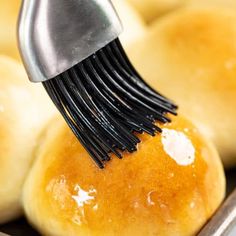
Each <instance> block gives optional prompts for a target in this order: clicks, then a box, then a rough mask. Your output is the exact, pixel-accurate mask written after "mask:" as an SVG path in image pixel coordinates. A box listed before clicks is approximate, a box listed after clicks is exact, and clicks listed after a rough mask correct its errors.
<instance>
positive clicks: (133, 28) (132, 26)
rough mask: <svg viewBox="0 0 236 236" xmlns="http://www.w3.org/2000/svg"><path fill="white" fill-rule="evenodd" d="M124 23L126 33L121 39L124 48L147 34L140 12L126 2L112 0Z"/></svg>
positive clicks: (123, 0)
mask: <svg viewBox="0 0 236 236" xmlns="http://www.w3.org/2000/svg"><path fill="white" fill-rule="evenodd" d="M112 2H113V4H114V6H115V8H116V10H117V12H118V14H119V17H120V19H121V21H122V24H123V27H124V32H123V33H122V34H121V36H120V39H121V41H122V43H123V44H124V46H126V45H128V44H131V43H132V42H135V41H136V40H137V39H138V38H140V37H143V36H144V34H145V33H146V25H145V23H144V21H143V19H142V18H141V16H140V15H139V14H138V12H137V11H136V10H135V9H134V8H133V7H132V5H130V4H129V3H128V2H127V1H126V0H112Z"/></svg>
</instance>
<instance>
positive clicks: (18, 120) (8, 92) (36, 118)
mask: <svg viewBox="0 0 236 236" xmlns="http://www.w3.org/2000/svg"><path fill="white" fill-rule="evenodd" d="M36 86H37V87H36ZM53 111H54V107H53V106H52V104H51V102H50V99H48V98H47V96H46V94H45V93H44V91H43V90H42V89H41V88H40V86H39V85H34V86H33V85H31V84H30V83H29V82H28V80H27V76H26V74H25V72H24V69H23V67H22V66H20V65H19V64H18V63H17V62H15V61H14V60H12V59H10V58H8V57H5V56H0V186H1V188H0V224H1V223H4V222H6V221H9V220H11V219H13V218H15V217H17V216H19V215H20V213H21V206H20V205H21V204H20V195H21V190H22V185H23V182H24V179H25V176H26V174H27V172H28V170H29V168H30V165H31V162H32V158H33V157H34V149H35V147H36V146H37V145H38V137H39V133H40V132H41V130H42V128H43V127H44V126H45V124H46V123H47V122H48V120H49V118H50V117H51V116H52V113H54V112H53Z"/></svg>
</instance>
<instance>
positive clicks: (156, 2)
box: [127, 0, 191, 23]
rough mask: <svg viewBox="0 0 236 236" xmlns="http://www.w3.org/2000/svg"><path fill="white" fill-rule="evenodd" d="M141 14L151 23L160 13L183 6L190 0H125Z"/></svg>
mask: <svg viewBox="0 0 236 236" xmlns="http://www.w3.org/2000/svg"><path fill="white" fill-rule="evenodd" d="M127 1H128V2H130V3H131V4H132V5H133V6H134V7H135V8H136V9H137V11H138V12H139V13H140V14H141V15H142V16H143V19H144V20H145V21H146V22H147V23H151V22H152V21H153V20H155V19H156V18H157V17H159V16H160V15H163V14H165V13H168V12H170V11H173V10H175V9H177V8H178V7H181V6H183V5H184V4H185V3H188V2H189V1H191V0H145V1H144V0H127Z"/></svg>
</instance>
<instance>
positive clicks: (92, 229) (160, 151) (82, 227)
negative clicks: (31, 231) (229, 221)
mask: <svg viewBox="0 0 236 236" xmlns="http://www.w3.org/2000/svg"><path fill="white" fill-rule="evenodd" d="M161 127H162V128H163V133H162V134H157V135H156V136H155V137H152V136H149V135H145V134H144V135H141V136H140V138H141V140H142V142H141V143H140V144H139V145H138V151H137V152H135V153H133V154H128V153H124V156H123V159H122V160H120V159H118V158H115V157H114V158H113V159H112V160H111V161H110V162H108V163H107V165H106V167H105V169H103V170H101V169H99V168H98V167H97V166H96V165H95V164H94V162H93V161H92V160H91V158H90V157H89V154H88V153H87V152H86V151H85V149H84V148H83V147H82V146H81V144H80V143H79V142H78V140H77V139H76V138H75V136H74V135H73V133H72V132H71V131H70V129H69V128H68V127H67V125H66V124H65V123H64V122H63V121H61V120H55V121H54V122H53V123H51V124H50V125H49V127H48V129H47V132H46V133H45V134H44V135H43V136H42V137H41V140H42V145H41V146H40V148H39V149H38V151H37V160H36V162H35V163H34V166H33V168H32V169H31V171H30V174H29V176H28V177H27V180H26V183H25V185H24V191H23V205H24V209H25V212H26V215H27V217H28V220H29V221H30V222H31V223H32V224H33V225H34V226H35V227H36V228H37V229H38V230H39V232H40V233H41V234H43V235H53V236H54V235H55V236H56V235H60V236H62V235H70V236H74V235H83V236H84V235H89V236H93V235H96V236H99V235H100V236H111V235H119V236H123V235H124V236H125V235H135V236H143V235H145V236H148V235H171V236H173V235H181V236H184V235H193V234H195V233H196V232H197V231H198V230H199V229H200V228H201V227H202V226H203V224H204V223H205V222H206V221H207V220H208V219H209V217H211V215H212V214H213V212H214V211H215V210H216V208H217V207H218V206H219V204H220V203H221V201H222V199H223V197H224V193H225V177H224V173H223V168H222V164H221V162H220V160H219V157H218V154H217V152H216V150H215V149H214V147H213V146H212V145H211V144H210V143H209V142H207V141H205V140H204V138H203V137H202V135H201V134H200V133H199V132H198V130H197V129H196V128H195V127H194V126H193V125H192V124H191V123H190V122H188V121H187V120H185V119H184V118H181V117H177V118H173V122H172V123H170V124H165V125H162V126H161Z"/></svg>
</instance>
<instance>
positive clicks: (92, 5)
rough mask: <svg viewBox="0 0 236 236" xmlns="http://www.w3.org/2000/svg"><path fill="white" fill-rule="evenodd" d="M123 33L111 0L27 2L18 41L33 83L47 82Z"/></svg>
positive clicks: (42, 0)
mask: <svg viewBox="0 0 236 236" xmlns="http://www.w3.org/2000/svg"><path fill="white" fill-rule="evenodd" d="M121 32H122V26H121V23H120V20H119V18H118V16H117V14H116V11H115V10H114V8H113V6H112V4H111V2H110V0H23V2H22V7H21V13H20V17H19V23H18V42H19V48H20V52H21V56H22V59H23V62H24V65H25V67H26V70H27V73H28V76H29V78H30V80H31V81H33V82H43V81H46V80H48V79H51V78H54V77H56V76H57V75H59V74H61V73H63V72H65V71H66V70H68V69H69V68H71V67H73V66H74V65H76V64H77V63H79V62H81V61H82V60H84V59H85V58H87V57H88V56H90V55H91V54H93V53H95V52H96V51H98V50H99V49H101V48H102V47H104V46H105V45H107V44H108V43H110V42H111V41H113V40H114V39H115V38H117V37H118V36H119V34H120V33H121Z"/></svg>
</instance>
